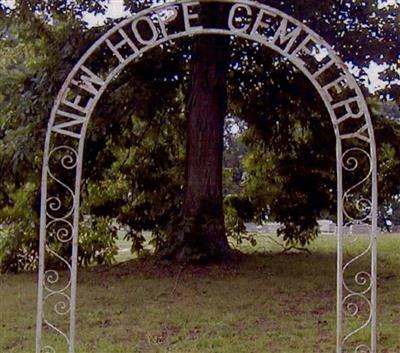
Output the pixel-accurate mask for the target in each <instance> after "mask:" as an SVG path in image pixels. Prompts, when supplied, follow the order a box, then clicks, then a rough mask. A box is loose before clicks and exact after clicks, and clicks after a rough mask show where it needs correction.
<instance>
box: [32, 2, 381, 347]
mask: <svg viewBox="0 0 400 353" xmlns="http://www.w3.org/2000/svg"><path fill="white" fill-rule="evenodd" d="M210 2H213V3H221V4H222V3H223V4H225V6H226V7H227V10H228V11H229V17H228V18H227V21H226V25H225V27H223V28H221V27H218V28H213V27H207V26H206V25H204V24H202V23H201V20H200V18H199V16H198V11H199V8H200V7H201V6H202V5H203V4H204V3H210ZM177 21H180V22H179V23H180V24H179V25H178V24H177V23H175V22H177ZM172 26H174V29H173V31H172V30H171V29H170V28H172ZM144 29H145V30H144ZM170 30H171V31H170ZM199 34H218V35H228V36H236V37H241V38H244V39H248V40H251V41H255V42H258V43H259V44H261V45H263V46H266V47H269V48H271V49H272V50H274V51H276V52H277V53H279V54H281V55H282V56H284V57H285V58H287V59H288V60H289V61H290V62H291V63H292V64H293V65H295V66H296V67H297V68H298V69H299V70H300V71H301V72H302V73H303V74H304V75H305V76H306V77H307V78H308V79H309V80H310V82H311V83H312V84H313V86H314V87H315V89H316V90H317V91H318V93H319V95H320V96H321V99H322V100H323V101H324V104H325V106H326V108H327V110H328V112H329V115H330V118H331V121H332V124H333V127H334V131H335V136H336V153H337V156H336V158H337V185H338V187H337V197H338V198H337V207H338V214H337V224H338V227H337V239H338V241H337V246H338V248H337V254H338V255H337V342H336V347H337V348H336V353H345V352H346V353H348V352H354V353H377V318H376V305H377V304H376V303H377V298H376V291H377V286H376V284H377V283H376V279H377V275H376V261H377V245H376V234H377V207H378V205H377V202H378V201H377V194H378V190H377V162H376V161H377V158H376V146H375V138H374V131H373V126H372V122H371V118H370V114H369V111H368V107H367V104H366V101H365V98H364V97H363V95H362V92H361V90H360V88H359V87H358V85H357V83H356V81H355V79H354V77H353V76H352V75H351V74H350V72H349V70H348V68H347V66H346V65H345V64H344V63H343V62H342V60H341V59H340V58H339V56H338V55H337V54H336V53H335V51H334V50H333V48H332V47H331V46H330V45H329V44H328V43H327V42H326V41H324V40H323V39H322V38H321V37H320V36H318V35H317V34H316V33H315V32H314V31H312V30H311V29H310V28H308V27H307V26H305V25H304V24H302V23H301V22H299V21H297V20H296V19H294V18H292V17H291V16H289V15H287V14H285V13H283V12H281V11H279V10H277V9H275V8H272V7H269V6H266V5H262V4H259V3H257V2H253V1H249V0H200V1H198V2H193V1H190V0H178V1H175V2H172V3H165V4H162V5H159V6H156V7H153V8H149V9H146V10H144V11H141V12H139V13H137V14H136V15H134V16H133V17H131V18H129V19H126V20H124V21H122V22H121V23H120V24H118V25H117V26H115V27H114V28H112V29H111V30H110V31H108V32H107V33H106V34H104V35H103V36H102V37H101V38H100V39H99V40H98V41H97V42H96V43H94V44H93V45H92V47H91V48H90V49H89V50H88V51H87V52H86V53H85V54H84V56H83V57H82V58H81V59H80V60H79V62H78V63H77V64H76V65H75V67H74V69H73V70H72V71H71V73H70V74H69V76H68V77H67V79H66V81H65V83H64V84H63V86H62V88H61V90H60V92H59V94H58V97H57V99H56V101H55V104H54V106H53V109H52V112H51V117H50V121H49V125H48V130H47V134H46V142H45V149H44V161H43V173H42V191H41V225H40V254H39V280H38V311H37V329H36V353H42V352H46V353H47V352H50V353H55V352H56V351H57V352H58V351H60V352H68V353H75V314H76V289H77V258H78V227H79V217H80V214H79V202H80V188H81V176H82V166H83V151H84V143H85V136H86V131H87V128H88V124H89V120H90V117H91V115H92V113H93V111H94V109H95V106H96V104H97V102H98V101H99V99H100V98H101V96H102V94H103V93H104V91H105V90H106V89H107V87H108V85H109V84H110V83H111V82H112V80H113V78H114V77H116V76H117V75H118V74H119V73H120V72H121V71H122V70H123V69H124V68H125V67H126V66H127V65H128V64H129V63H131V62H132V61H135V60H137V59H139V58H140V57H141V56H142V55H143V54H144V53H145V52H147V51H149V50H150V49H152V48H154V47H156V46H159V45H161V44H163V43H166V42H171V41H173V40H175V39H178V38H182V37H187V36H194V35H199ZM98 51H101V52H104V53H108V55H107V57H106V59H107V60H106V62H105V63H104V67H102V68H101V70H100V71H96V72H94V70H93V69H92V68H91V64H92V63H91V60H94V58H95V57H96V55H95V54H96V53H97V52H98ZM97 67H98V65H97ZM97 70H98V69H97ZM60 171H62V174H63V175H62V176H61V175H59V172H60ZM356 171H357V172H359V171H362V172H364V173H365V177H364V178H363V179H362V180H359V181H355V180H354V176H352V175H351V174H352V173H354V172H356ZM347 175H349V176H348V177H347ZM357 175H358V174H357ZM66 176H68V179H69V180H66V179H65V180H64V179H62V178H66ZM347 179H348V180H350V184H349V185H347V184H346V180H347ZM360 223H362V224H365V223H367V224H368V225H369V229H370V237H369V245H368V246H367V247H366V249H365V251H363V252H362V253H361V254H359V255H357V256H355V257H354V258H351V259H344V239H345V233H346V229H347V228H348V227H349V226H350V225H356V224H360ZM57 243H59V244H60V243H64V244H68V245H69V247H70V249H71V253H70V254H60V253H59V251H58V248H57V247H55V245H54V244H57ZM48 257H56V258H58V259H59V260H61V261H62V262H63V263H65V265H66V267H67V269H68V271H67V274H66V275H65V274H64V273H59V272H58V271H57V270H56V269H52V268H51V265H47V264H46V258H48ZM361 259H364V261H365V259H368V261H369V265H368V268H366V269H360V267H359V263H360V261H359V260H361ZM65 276H66V278H64V277H65ZM44 327H47V329H48V330H46V331H44V330H43V328H44ZM365 332H369V334H368V336H369V338H368V339H367V340H365V338H364V339H363V337H365ZM363 333H364V334H363ZM53 336H56V337H58V338H60V339H61V343H58V344H56V345H55V344H54V337H53ZM59 345H60V346H61V347H62V348H60V349H61V350H57V349H58V348H55V347H59Z"/></svg>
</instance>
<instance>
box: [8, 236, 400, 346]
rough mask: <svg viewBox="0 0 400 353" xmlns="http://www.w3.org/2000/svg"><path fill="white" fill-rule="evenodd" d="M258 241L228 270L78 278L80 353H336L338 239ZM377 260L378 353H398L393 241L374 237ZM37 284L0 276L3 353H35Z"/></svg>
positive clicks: (399, 283) (398, 290)
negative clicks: (293, 246)
mask: <svg viewBox="0 0 400 353" xmlns="http://www.w3.org/2000/svg"><path fill="white" fill-rule="evenodd" d="M260 237H261V238H260V239H259V245H258V247H257V249H256V250H257V251H256V252H255V251H254V249H252V248H248V247H243V249H242V250H244V251H245V252H246V254H245V255H243V257H242V259H241V261H239V262H237V263H235V264H230V265H223V266H208V267H205V268H200V267H187V268H185V269H184V270H183V271H182V270H181V268H173V267H171V266H167V265H162V266H158V267H157V266H154V264H153V262H152V261H151V260H131V261H128V262H123V263H119V264H117V265H114V266H111V267H93V268H88V269H84V270H81V271H80V274H79V287H78V323H77V324H78V329H77V352H78V353H89V352H90V353H92V352H97V353H150V352H172V353H333V352H334V351H335V348H334V347H335V334H334V333H335V319H336V317H335V304H336V302H335V301H336V299H335V294H336V288H335V287H336V284H335V281H336V269H335V267H336V249H335V238H334V237H332V236H321V237H320V239H319V240H318V241H316V242H315V243H314V244H313V245H312V246H311V247H310V250H311V254H306V253H299V254H287V255H283V254H281V253H280V249H279V247H278V246H277V245H276V244H274V243H272V242H270V241H267V240H266V238H265V237H264V236H260ZM365 244H366V239H365V238H363V237H361V238H360V239H359V241H358V242H354V243H351V244H350V245H349V246H348V247H347V251H348V252H349V253H354V254H355V253H357V252H358V251H360V250H361V249H363V246H365ZM122 245H123V244H122ZM125 245H126V246H127V244H125ZM379 251H380V255H379V319H380V320H379V330H380V333H379V353H400V334H399V328H400V280H399V275H400V236H395V235H382V236H380V241H379ZM127 258H128V255H127V253H126V251H125V252H123V253H122V254H121V256H120V260H121V259H125V260H126V259H127ZM35 281H36V275H35V274H21V275H3V276H0V352H1V353H11V352H12V353H17V352H18V353H33V352H34V320H35V319H34V316H35V305H36V284H35ZM59 342H61V341H56V342H55V345H56V346H57V345H59ZM60 347H61V346H60ZM58 352H62V353H64V352H66V351H65V349H61V348H60V349H59V350H58V351H57V353H58ZM349 353H353V351H351V352H350V351H349Z"/></svg>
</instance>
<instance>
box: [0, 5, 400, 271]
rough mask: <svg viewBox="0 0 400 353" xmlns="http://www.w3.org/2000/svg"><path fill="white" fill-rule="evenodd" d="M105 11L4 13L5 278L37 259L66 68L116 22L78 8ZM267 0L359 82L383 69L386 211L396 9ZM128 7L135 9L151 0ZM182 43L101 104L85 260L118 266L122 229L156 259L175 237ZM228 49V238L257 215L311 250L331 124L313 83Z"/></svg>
mask: <svg viewBox="0 0 400 353" xmlns="http://www.w3.org/2000/svg"><path fill="white" fill-rule="evenodd" d="M106 4H107V2H106V1H94V2H93V1H79V2H73V1H66V0H64V1H63V0H61V1H40V0H37V1H29V2H26V1H16V8H15V9H14V10H12V9H6V8H5V6H4V5H2V7H1V8H0V10H1V16H0V25H1V28H0V32H1V39H0V170H1V171H2V175H1V178H0V224H1V227H2V228H1V230H0V234H1V240H0V263H1V267H2V270H7V269H8V270H15V271H16V270H21V269H29V268H32V266H34V264H35V260H36V257H37V236H38V234H37V233H38V209H39V207H38V205H39V202H38V198H39V197H38V194H39V192H38V190H39V182H40V169H41V150H42V145H43V140H44V134H45V129H46V125H47V119H48V116H49V112H50V109H51V106H52V104H53V101H54V97H55V96H56V94H57V92H58V89H59V88H60V87H61V84H62V82H63V80H64V79H65V77H66V76H67V74H68V73H69V71H70V69H71V68H72V66H73V65H74V64H75V63H76V62H77V60H78V58H79V57H80V56H81V55H82V53H83V52H84V51H85V50H86V49H87V47H88V46H89V44H90V43H92V42H93V41H94V39H95V38H97V37H98V36H99V33H101V32H104V31H105V30H106V29H107V28H108V27H109V26H111V25H112V21H108V22H107V25H106V26H104V27H102V28H88V26H87V23H86V22H85V19H84V18H83V13H84V12H85V11H88V12H90V13H92V14H93V13H101V12H104V9H105V6H106ZM268 4H269V5H271V6H276V7H277V8H279V9H282V10H283V11H285V12H287V13H290V14H292V15H294V16H295V17H296V18H298V19H300V20H303V21H305V22H307V24H308V25H309V26H311V27H312V28H313V29H315V30H316V31H317V32H318V33H320V34H321V35H322V36H323V37H324V38H326V39H327V40H328V41H329V42H330V43H331V44H332V45H334V47H335V49H336V50H337V51H338V52H339V53H340V54H341V56H342V57H343V58H344V59H345V61H346V62H348V63H349V64H351V65H352V66H354V67H355V68H358V69H360V70H359V71H357V70H354V71H355V72H359V73H358V74H357V75H356V76H357V77H356V78H357V79H358V81H359V82H360V83H363V82H365V80H366V74H365V68H366V67H368V65H369V64H370V62H371V61H375V62H377V63H387V65H388V69H387V70H386V71H385V72H384V73H383V74H382V75H381V76H382V78H384V79H386V80H387V82H388V83H390V85H388V87H387V88H385V89H384V90H383V91H382V92H378V93H377V94H376V95H375V97H374V99H370V106H371V108H372V112H373V115H374V116H373V119H374V124H375V126H376V137H377V142H378V150H379V151H378V152H379V156H381V157H380V158H381V159H380V174H379V179H380V184H381V194H380V195H381V201H382V202H386V204H387V208H390V205H391V204H392V203H393V200H394V197H395V196H396V195H398V194H399V192H400V190H399V184H398V182H397V180H398V175H399V174H400V163H399V161H400V142H399V141H400V128H399V124H398V104H399V101H398V99H399V98H398V97H400V94H397V93H398V90H399V88H398V87H399V85H398V83H396V79H398V68H399V67H398V66H399V63H398V38H399V27H398V26H395V25H393V24H394V23H395V21H396V16H397V17H398V15H399V7H395V6H392V7H387V8H381V9H380V8H378V7H377V6H378V2H377V1H365V2H359V1H356V2H354V1H343V2H337V1H325V2H321V1H310V2H307V3H305V2H303V1H300V2H299V1H283V2H282V1H278V0H276V1H275V0H274V1H269V2H268ZM125 5H126V7H127V8H130V9H131V10H133V9H135V10H137V9H139V8H142V7H143V6H146V5H149V2H148V1H126V2H125ZM382 43H385V46H382ZM176 44H177V45H176V46H171V45H164V46H163V47H162V48H160V49H155V50H153V51H152V52H151V53H148V55H145V57H144V58H143V59H142V60H141V61H140V62H138V63H134V64H132V65H131V66H129V67H128V68H126V69H125V70H124V71H123V72H122V74H121V75H119V77H117V78H116V80H115V81H114V82H113V84H112V87H110V89H109V90H108V91H107V92H106V93H105V95H104V97H103V99H102V101H101V102H100V104H99V105H98V106H97V108H96V111H95V113H94V116H93V119H92V126H91V129H89V134H88V137H87V143H86V146H87V147H86V151H85V161H86V162H85V169H84V175H83V177H84V185H83V195H82V196H83V200H82V213H83V217H82V220H81V221H82V222H81V223H82V236H81V240H80V244H79V246H80V254H81V255H80V260H79V261H80V263H81V264H88V263H91V262H93V261H95V262H98V263H109V262H110V261H112V258H113V256H114V255H115V251H116V249H115V237H116V234H117V233H116V232H117V231H124V232H125V233H126V238H127V239H129V240H131V241H132V244H133V245H132V250H133V251H136V252H140V251H142V250H143V244H144V237H143V231H151V232H152V236H153V238H152V244H153V245H154V246H155V247H156V249H157V250H160V251H161V250H162V249H164V248H165V247H166V246H168V244H170V239H171V237H178V236H179V234H180V233H179V231H177V230H179V229H180V227H181V226H182V220H181V205H182V196H183V180H184V173H185V168H184V164H185V129H186V127H185V106H186V97H187V92H188V89H189V81H190V55H191V52H190V49H191V40H190V39H187V40H182V41H179V42H177V43H176ZM232 48H233V52H232V58H231V70H230V73H229V82H228V85H229V86H228V91H229V112H228V119H227V120H228V121H227V125H226V134H225V147H226V153H225V157H224V163H225V190H224V195H225V196H226V202H225V207H226V208H225V210H226V224H227V229H228V234H229V235H230V236H231V237H232V238H233V239H235V240H236V241H239V242H240V241H242V240H241V239H245V238H246V237H248V235H246V233H245V229H244V223H245V222H246V221H248V220H250V219H251V217H250V215H252V217H253V218H252V219H253V220H256V221H258V222H262V221H264V220H265V219H266V218H268V219H269V220H275V221H278V222H281V223H282V225H283V226H282V228H281V230H280V234H281V235H282V236H283V239H284V240H285V241H286V242H287V243H288V244H289V245H293V244H294V243H296V244H297V243H298V244H301V245H305V244H308V243H309V242H310V241H312V240H313V239H315V237H316V235H317V232H316V219H317V218H318V217H320V216H327V217H330V216H332V215H333V214H334V213H335V211H334V209H335V197H336V194H335V188H336V185H335V151H334V149H335V141H334V134H333V132H332V127H331V122H330V120H329V117H328V115H327V113H326V111H325V107H324V106H323V104H322V102H321V100H320V98H319V97H318V96H317V94H316V92H315V91H314V88H313V87H312V86H311V84H310V83H309V82H307V80H305V79H304V77H302V75H301V74H300V73H299V72H298V71H297V70H296V69H295V68H293V67H292V66H291V65H289V64H288V62H286V61H285V60H283V59H282V58H280V57H279V56H277V55H275V54H274V53H271V51H269V50H266V49H263V48H261V47H260V46H257V45H254V44H252V43H250V42H248V41H244V40H234V41H232ZM99 62H101V60H100V58H99ZM364 91H365V93H366V94H368V92H367V90H366V88H365V87H364ZM396 99H397V101H396ZM382 100H390V101H391V102H390V103H386V104H382V103H381V101H382ZM396 112H397V113H396ZM237 127H239V132H238V133H234V134H233V133H232V129H233V128H237ZM246 209H248V210H249V211H251V212H250V213H249V214H248V213H247V212H244V210H246ZM63 251H65V254H67V253H68V249H64V250H63ZM67 256H68V255H67Z"/></svg>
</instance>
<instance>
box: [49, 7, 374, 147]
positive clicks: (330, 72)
mask: <svg viewBox="0 0 400 353" xmlns="http://www.w3.org/2000/svg"><path fill="white" fill-rule="evenodd" d="M209 2H214V3H223V4H226V5H227V6H229V7H230V9H229V17H228V18H227V19H226V25H225V27H224V28H214V27H210V26H208V27H207V26H205V25H203V24H201V23H200V21H199V16H198V10H199V8H200V6H201V4H202V3H209ZM174 22H180V23H179V24H178V25H177V26H174ZM170 27H173V30H171V31H169V28H170ZM199 34H220V35H229V36H236V37H241V38H244V39H248V40H251V41H255V42H258V43H259V44H261V45H263V46H266V47H269V48H271V49H272V50H274V51H275V52H277V53H279V54H281V55H282V56H284V57H285V58H287V59H288V60H289V61H290V62H291V63H292V64H293V65H295V66H296V67H297V68H298V69H299V70H300V71H301V72H302V73H303V74H304V75H305V76H306V77H307V78H308V79H309V80H310V82H311V83H312V84H313V86H314V87H315V88H316V90H317V91H318V93H319V95H320V96H321V98H322V100H323V101H324V103H325V106H326V108H327V110H328V112H329V115H330V117H331V120H332V123H333V125H334V127H335V129H337V131H336V133H337V135H338V136H340V137H341V139H349V138H354V137H356V138H359V139H361V140H364V141H367V142H373V140H374V134H373V128H372V123H371V118H370V114H369V110H368V106H367V104H366V102H365V98H364V96H363V94H362V92H361V89H360V88H359V86H358V84H357V82H356V81H355V79H354V77H353V76H352V75H351V73H350V72H349V69H348V67H347V66H346V65H345V64H344V63H343V61H342V60H341V59H340V57H339V56H338V55H337V54H336V52H335V51H334V49H333V48H332V47H331V46H330V45H329V44H328V43H327V42H326V41H325V40H323V39H322V38H321V37H320V36H319V35H318V34H317V33H315V32H314V31H313V30H312V29H310V28H309V27H307V26H305V25H304V24H302V23H301V22H300V21H298V20H296V19H294V18H293V17H291V16H289V15H287V14H285V13H283V12H282V11H279V10H277V9H275V8H272V7H270V6H267V5H262V4H259V3H257V2H253V1H249V0H240V1H236V0H215V1H210V0H206V1H200V2H193V1H190V0H179V1H174V2H173V3H165V4H162V5H158V6H155V7H152V8H149V9H146V10H144V11H142V12H140V13H138V14H136V15H135V16H133V17H131V18H129V19H126V20H124V21H122V22H121V23H120V24H118V25H117V26H115V27H114V28H112V29H111V30H109V31H108V32H107V33H105V34H104V35H103V36H102V37H101V38H100V39H99V40H98V41H96V42H95V43H94V44H93V45H92V46H91V47H90V49H89V50H88V51H87V52H86V53H85V54H84V55H83V57H82V58H81V59H80V60H79V62H78V63H77V64H76V65H75V67H74V68H73V70H72V71H71V73H70V74H69V76H68V78H67V79H66V81H65V83H64V85H63V87H62V88H61V90H60V92H59V95H58V98H57V101H56V104H55V105H54V107H53V110H52V113H51V119H50V122H49V128H51V131H52V132H53V133H60V134H64V135H68V136H71V137H75V138H77V139H79V138H80V137H81V136H82V135H84V133H85V130H86V129H85V127H86V126H87V123H88V121H89V119H90V116H91V114H92V112H93V109H94V107H95V105H96V103H97V102H98V100H99V98H100V97H101V95H102V93H103V92H104V91H105V89H106V88H107V86H108V85H109V83H110V82H111V81H112V80H113V78H114V77H115V76H117V75H118V74H119V73H120V72H121V71H122V70H123V69H124V68H125V66H126V65H128V64H129V63H130V62H132V61H134V60H135V59H138V58H140V57H141V56H142V55H143V54H144V53H145V52H147V51H148V50H150V49H152V48H154V47H157V46H159V45H161V44H163V43H166V42H172V41H173V40H176V39H178V38H181V37H188V36H194V35H199ZM97 51H101V52H104V53H107V55H108V56H109V57H110V59H111V60H110V61H113V63H110V62H109V63H107V64H106V65H105V67H103V68H102V69H104V71H103V72H96V71H94V70H92V69H91V64H92V63H91V59H93V58H94V57H96V55H94V54H95V53H96V52H97ZM71 93H72V94H71ZM68 95H70V97H68ZM65 110H67V111H68V112H69V113H70V114H72V115H69V116H66V114H64V113H65ZM354 119H357V120H358V121H359V122H360V123H359V124H356V126H355V124H353V123H350V124H346V123H347V122H349V121H351V120H354ZM348 125H351V126H348Z"/></svg>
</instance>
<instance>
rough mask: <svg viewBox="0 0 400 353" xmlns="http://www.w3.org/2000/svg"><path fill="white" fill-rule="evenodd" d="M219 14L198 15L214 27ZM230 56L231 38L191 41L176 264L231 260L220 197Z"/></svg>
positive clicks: (206, 36)
mask: <svg viewBox="0 0 400 353" xmlns="http://www.w3.org/2000/svg"><path fill="white" fill-rule="evenodd" d="M221 11H222V10H221V9H216V8H215V7H214V8H211V9H208V10H207V9H205V10H203V12H202V14H201V15H202V16H203V18H204V19H205V20H207V21H213V22H214V23H215V22H217V21H219V20H220V18H221V17H222V16H220V15H221V14H220V12H221ZM229 57H230V50H229V37H226V36H215V35H214V36H209V35H205V36H201V37H198V38H197V39H196V40H195V43H194V46H193V58H192V86H191V92H190V96H189V100H188V106H187V111H188V122H187V143H186V176H185V177H186V180H185V195H184V205H183V216H184V227H183V232H182V233H181V235H180V241H179V243H180V244H179V249H177V250H178V252H177V253H176V255H177V257H178V259H180V260H185V259H189V260H196V259H198V260H224V259H226V258H227V257H229V255H230V248H229V244H228V240H227V237H226V233H225V224H224V212H223V194H222V160H223V133H224V117H225V114H226V110H227V82H226V81H227V72H228V68H229Z"/></svg>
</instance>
